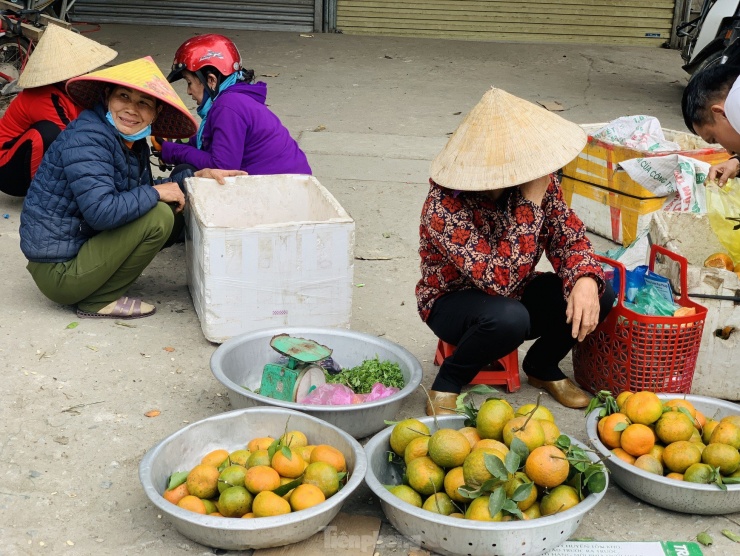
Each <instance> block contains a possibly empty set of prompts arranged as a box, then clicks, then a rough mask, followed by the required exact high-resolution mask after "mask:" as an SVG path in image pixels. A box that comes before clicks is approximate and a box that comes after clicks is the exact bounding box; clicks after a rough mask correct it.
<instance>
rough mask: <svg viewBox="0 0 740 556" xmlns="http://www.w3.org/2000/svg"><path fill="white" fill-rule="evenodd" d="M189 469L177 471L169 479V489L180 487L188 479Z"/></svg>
mask: <svg viewBox="0 0 740 556" xmlns="http://www.w3.org/2000/svg"><path fill="white" fill-rule="evenodd" d="M188 473H189V471H176V472H175V473H173V474H172V475H170V478H169V479H168V480H167V490H172V489H173V488H177V487H179V486H180V485H181V484H183V483H184V482H185V481H186V480H187V479H188Z"/></svg>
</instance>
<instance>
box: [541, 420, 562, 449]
mask: <svg viewBox="0 0 740 556" xmlns="http://www.w3.org/2000/svg"><path fill="white" fill-rule="evenodd" d="M539 421H540V426H541V427H542V431H543V432H544V433H545V444H546V445H548V446H549V445H552V444H555V443H556V442H557V441H558V437H559V436H560V429H559V428H558V426H557V425H556V424H555V423H554V422H553V421H548V420H546V419H539Z"/></svg>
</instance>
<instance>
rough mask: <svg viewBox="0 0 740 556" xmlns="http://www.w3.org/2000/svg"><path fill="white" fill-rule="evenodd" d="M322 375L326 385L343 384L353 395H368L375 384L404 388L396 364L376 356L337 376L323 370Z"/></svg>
mask: <svg viewBox="0 0 740 556" xmlns="http://www.w3.org/2000/svg"><path fill="white" fill-rule="evenodd" d="M324 375H325V376H326V382H327V383H330V384H344V385H345V386H347V387H349V388H351V389H352V390H353V391H354V393H355V394H369V393H370V391H371V390H372V389H373V385H375V383H376V382H380V383H381V384H383V385H385V386H388V387H396V388H398V389H401V388H403V387H404V386H405V382H404V380H403V373H402V372H401V367H399V365H398V363H393V362H391V361H380V360H379V359H378V357H377V356H376V357H375V359H365V361H363V362H362V363H360V364H359V365H358V366H356V367H352V368H350V369H343V370H342V372H340V373H337V374H330V373H329V372H328V371H326V370H324Z"/></svg>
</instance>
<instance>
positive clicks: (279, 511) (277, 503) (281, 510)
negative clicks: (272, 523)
mask: <svg viewBox="0 0 740 556" xmlns="http://www.w3.org/2000/svg"><path fill="white" fill-rule="evenodd" d="M252 512H254V517H271V516H276V515H284V514H289V513H290V504H289V503H288V501H287V500H284V499H283V498H282V497H280V496H278V495H277V494H275V493H274V492H270V491H269V490H264V491H262V492H260V493H259V494H257V496H255V497H254V501H253V502H252Z"/></svg>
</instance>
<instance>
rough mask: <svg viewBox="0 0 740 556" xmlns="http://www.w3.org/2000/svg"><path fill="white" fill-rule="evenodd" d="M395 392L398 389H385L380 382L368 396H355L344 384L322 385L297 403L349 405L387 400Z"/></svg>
mask: <svg viewBox="0 0 740 556" xmlns="http://www.w3.org/2000/svg"><path fill="white" fill-rule="evenodd" d="M396 392H398V388H394V387H387V386H385V385H383V384H381V383H380V382H376V383H375V384H374V385H373V389H372V390H371V391H370V393H368V394H355V393H354V392H353V391H352V389H351V388H349V387H348V386H345V385H344V384H322V385H321V386H319V387H318V388H316V389H315V390H313V391H311V393H310V394H309V395H308V396H306V397H305V398H303V399H302V400H298V403H304V404H308V405H351V404H356V403H363V402H373V401H375V400H380V399H382V398H387V397H388V396H392V395H393V394H395V393H396Z"/></svg>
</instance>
